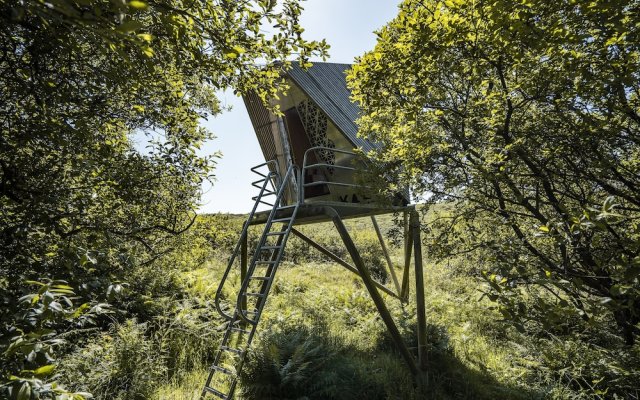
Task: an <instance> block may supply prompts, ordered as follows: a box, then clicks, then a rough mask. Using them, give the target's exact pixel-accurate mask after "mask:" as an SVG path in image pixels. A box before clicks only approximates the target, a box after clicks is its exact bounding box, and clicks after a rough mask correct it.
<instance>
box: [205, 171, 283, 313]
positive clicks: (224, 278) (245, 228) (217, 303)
mask: <svg viewBox="0 0 640 400" xmlns="http://www.w3.org/2000/svg"><path fill="white" fill-rule="evenodd" d="M274 175H277V173H276V172H269V174H268V176H267V177H265V181H264V184H263V185H262V188H261V189H260V194H259V195H258V200H256V202H255V204H254V205H253V208H252V209H251V213H249V217H248V218H247V220H246V221H245V222H244V225H243V227H242V233H241V234H240V240H238V243H236V247H235V248H234V250H233V253H231V258H230V259H229V263H228V264H227V268H226V269H225V271H224V273H223V274H222V278H221V280H220V283H219V284H218V289H217V290H216V295H215V299H214V304H215V307H216V310H218V313H220V315H222V317H223V318H224V319H226V320H227V321H230V320H232V319H233V316H232V315H229V314H227V313H226V312H224V310H222V307H221V306H220V298H221V295H222V290H223V289H224V285H225V283H226V281H227V278H228V276H229V273H230V272H231V268H232V267H233V263H234V262H235V259H236V258H237V257H238V253H239V251H240V247H241V243H242V241H243V240H244V238H245V237H246V236H247V235H248V232H249V226H250V225H249V224H250V222H251V220H252V219H253V216H254V215H255V212H256V210H257V208H258V205H259V204H260V199H261V198H262V195H263V194H264V192H265V190H266V188H267V185H268V184H269V182H271V179H272V178H273V176H274ZM247 276H248V275H247Z"/></svg>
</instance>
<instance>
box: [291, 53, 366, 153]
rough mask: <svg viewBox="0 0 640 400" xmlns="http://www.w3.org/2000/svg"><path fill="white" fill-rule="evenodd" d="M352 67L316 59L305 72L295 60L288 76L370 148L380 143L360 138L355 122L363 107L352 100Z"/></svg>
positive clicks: (350, 135) (358, 144)
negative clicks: (349, 73)
mask: <svg viewBox="0 0 640 400" xmlns="http://www.w3.org/2000/svg"><path fill="white" fill-rule="evenodd" d="M349 68H351V65H350V64H337V63H326V62H314V63H313V66H312V67H310V68H308V69H307V70H306V71H305V70H304V69H302V68H301V67H300V66H299V65H298V64H297V63H293V66H292V68H291V70H290V71H288V75H289V76H290V77H291V79H292V80H293V81H294V82H295V83H296V84H297V85H298V86H299V87H300V89H302V91H303V92H305V94H306V95H307V96H309V98H310V99H311V101H313V102H314V103H315V104H316V105H317V106H318V107H320V108H321V109H322V110H323V111H324V113H325V114H326V115H327V117H328V118H329V119H330V120H331V121H332V122H333V123H334V124H335V125H336V127H338V129H340V131H342V133H344V134H345V136H346V137H347V138H348V139H349V140H350V141H351V142H352V143H353V144H354V146H356V147H360V148H362V149H363V150H364V151H370V150H373V149H375V148H376V146H375V145H374V144H373V143H372V142H370V141H368V140H366V139H363V138H360V137H358V126H357V125H356V122H355V121H356V119H358V117H359V116H360V107H358V105H357V104H356V103H353V102H352V101H351V99H350V96H351V91H350V90H349V89H348V88H347V80H346V71H347V70H348V69H349Z"/></svg>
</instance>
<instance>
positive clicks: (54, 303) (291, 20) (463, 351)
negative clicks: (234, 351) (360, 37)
mask: <svg viewBox="0 0 640 400" xmlns="http://www.w3.org/2000/svg"><path fill="white" fill-rule="evenodd" d="M277 3H278V2H276V1H262V0H250V1H226V0H225V1H215V2H212V1H195V2H193V1H165V0H159V1H128V2H126V1H106V0H105V1H102V0H83V1H80V0H56V1H50V2H40V1H17V0H15V1H4V2H2V3H0V22H1V23H0V47H1V49H2V52H0V97H1V99H2V102H0V121H1V122H0V128H1V129H2V135H1V136H0V352H1V354H2V357H1V358H0V397H2V398H8V399H12V400H14V399H15V400H31V399H54V398H55V399H60V400H66V399H69V400H71V399H76V400H81V399H86V398H90V397H95V398H98V399H150V398H156V399H173V400H180V399H194V398H197V397H198V396H199V394H200V390H201V387H202V384H203V383H204V380H205V376H206V369H207V366H208V365H209V364H210V363H211V361H212V358H213V356H214V354H215V351H216V346H217V345H218V343H219V342H220V336H221V334H222V332H223V330H224V325H223V323H222V320H221V319H220V318H219V317H218V316H217V314H216V313H215V312H214V307H213V305H212V301H213V295H214V293H215V289H216V286H217V283H218V282H219V279H220V276H221V272H222V270H223V267H224V266H225V260H226V258H227V257H228V255H229V252H230V249H231V248H232V247H233V246H234V244H235V241H236V239H237V236H236V235H237V233H238V232H239V231H240V227H241V224H242V222H243V221H242V217H241V216H228V215H227V216H225V215H213V216H197V215H196V214H195V211H194V210H195V208H196V206H197V202H198V197H199V191H200V185H201V183H202V181H203V180H205V179H210V178H211V176H212V172H213V167H214V165H215V162H216V157H217V155H210V156H200V155H199V153H198V149H199V147H200V146H201V144H202V143H203V141H205V140H207V139H209V138H211V133H210V132H208V131H206V130H204V129H203V128H202V127H201V126H200V124H199V121H200V120H201V119H202V118H207V117H208V116H212V115H216V114H217V113H219V112H220V109H219V104H218V101H217V99H216V98H215V95H214V93H215V91H216V90H219V89H227V88H229V89H233V90H236V91H237V92H239V93H243V92H247V91H255V92H257V93H258V95H259V96H260V97H261V98H263V99H266V98H268V97H270V96H273V95H275V94H276V93H278V90H280V89H282V81H281V79H280V77H279V72H280V70H281V69H282V68H287V67H289V66H290V61H283V60H287V58H288V57H290V56H293V55H294V54H295V56H296V57H297V58H298V61H299V62H300V63H301V64H302V65H304V66H308V65H309V63H308V58H309V57H310V56H312V55H319V56H321V57H323V56H324V55H325V53H326V49H327V46H326V44H325V43H323V42H320V43H319V42H307V41H305V40H304V39H303V38H302V37H301V34H302V31H303V30H302V27H300V25H299V24H298V18H299V14H300V10H301V9H300V5H299V3H298V1H296V0H288V1H284V2H282V3H281V4H280V5H279V6H278V7H277V5H278V4H277ZM639 12H640V5H639V4H638V2H637V1H607V2H604V1H585V2H578V1H570V0H566V1H555V2H550V1H543V0H528V1H515V2H514V1H506V0H504V1H503V0H497V1H493V2H483V1H459V0H451V1H449V0H447V1H444V2H441V1H436V0H427V1H418V0H405V1H404V2H403V3H402V5H401V7H400V11H399V15H398V17H397V18H396V19H395V20H394V21H392V22H391V23H390V24H389V25H388V26H387V27H385V28H383V29H382V30H381V31H380V33H379V43H378V45H377V47H376V49H374V50H373V51H372V52H370V53H368V54H366V55H365V56H364V57H363V58H362V59H361V61H360V63H359V65H357V66H356V67H355V68H354V70H353V72H352V74H351V78H350V79H351V85H352V87H353V89H354V95H355V98H356V99H357V100H359V101H360V103H361V105H362V107H363V110H364V115H363V117H362V119H361V121H360V124H361V131H362V132H364V133H367V134H368V136H369V138H370V139H373V140H375V141H377V142H378V143H380V144H381V147H380V148H379V151H378V152H377V153H375V154H371V157H373V159H374V160H377V161H380V162H379V163H372V165H371V169H372V170H373V169H376V171H375V172H376V174H377V175H378V176H384V177H386V178H388V179H391V180H392V182H391V183H390V185H389V182H384V186H385V188H388V189H390V190H391V191H392V192H393V191H397V190H398V188H399V187H404V185H405V184H410V185H412V186H413V188H414V189H415V191H416V193H424V194H425V195H426V199H425V201H426V203H427V204H426V206H425V207H423V208H422V210H423V215H422V221H421V222H422V228H423V231H424V234H425V237H424V239H425V240H424V245H425V249H426V251H425V255H426V258H425V260H424V261H425V263H426V282H425V289H426V290H425V292H426V294H427V315H428V330H429V332H428V340H429V344H428V364H429V365H428V369H427V370H426V371H425V372H424V373H423V374H422V375H421V376H419V377H418V379H417V381H416V382H414V381H413V379H412V377H411V375H410V373H409V372H408V370H407V368H406V366H405V365H404V364H403V362H402V359H401V358H400V357H399V355H398V354H397V353H396V350H395V349H394V347H393V345H392V341H391V339H390V337H389V335H388V333H387V331H386V329H385V326H384V324H383V323H382V321H381V320H380V318H379V316H378V313H377V311H376V309H375V307H374V305H373V303H372V301H371V300H370V298H369V296H368V294H367V292H366V290H365V288H364V287H363V285H362V283H361V282H360V281H359V280H358V279H357V278H356V277H355V276H354V275H350V274H349V272H346V271H344V270H343V269H341V267H340V266H338V265H335V264H332V263H330V262H326V261H325V260H324V259H323V257H321V256H320V255H319V254H316V253H314V252H313V251H310V249H309V248H308V246H306V245H305V244H304V243H303V242H301V241H298V240H296V239H295V238H294V239H292V240H291V241H290V243H289V244H288V247H287V252H286V254H287V261H286V262H285V264H284V265H283V266H281V270H280V271H279V274H278V277H277V281H276V284H275V285H274V287H273V290H272V295H271V297H270V299H269V304H268V306H267V312H266V313H265V314H264V315H263V318H262V321H261V330H260V334H259V337H258V338H257V340H256V342H255V344H256V345H255V347H254V349H253V350H252V352H251V354H250V356H249V359H248V362H247V365H246V369H245V370H244V373H243V374H242V376H241V380H240V386H239V391H238V393H239V394H240V395H241V396H242V397H245V398H248V399H266V398H273V399H286V398H292V399H293V398H296V399H300V398H308V399H423V398H435V399H460V398H464V399H542V398H551V399H593V398H596V399H638V398H640V385H639V384H638V382H640V347H639V346H640V345H639V344H638V343H637V341H636V339H637V335H638V333H639V332H640V327H639V323H640V311H639V304H640V302H639V299H640V282H639V275H640V264H639V263H640V256H639V254H640V240H639V238H640V234H639V232H640V231H639V228H638V227H639V225H638V220H639V218H640V214H639V213H640V209H639V207H640V205H639V204H640V203H639V201H640V200H639V199H638V193H640V190H639V189H640V181H639V179H640V162H639V157H640V156H639V154H640V153H639V149H640V146H639V144H640V139H639V138H640V134H639V130H638V128H639V126H640V117H639V115H638V109H639V107H640V105H639V98H640V97H639V96H640V95H639V93H640V88H639V86H638V82H640V76H639V75H638V71H640V50H639V43H640V41H639V37H638V34H639V28H640V24H639V23H638V21H637V19H638V18H637V15H638V13H639ZM264 24H272V25H275V26H274V28H273V34H272V35H271V36H266V35H265V34H264V33H263V30H262V28H263V26H264ZM136 142H138V143H137V144H136ZM145 146H146V147H145ZM143 147H144V149H143ZM391 221H392V219H391V217H388V216H387V217H384V218H383V220H382V221H381V225H382V226H383V228H384V231H385V232H390V236H391V237H390V243H389V248H390V249H391V253H392V254H391V257H392V260H393V261H394V262H395V263H396V264H397V265H398V266H399V265H401V264H402V263H403V262H402V260H401V254H402V249H401V244H400V243H398V239H399V238H398V235H397V232H398V230H397V228H395V227H394V226H393V224H392V222H391ZM367 222H368V221H351V222H350V223H349V224H348V226H349V229H350V230H351V231H352V232H353V236H354V239H355V242H356V244H357V246H358V247H359V248H360V251H361V253H362V256H363V258H364V260H365V263H366V265H367V266H368V267H369V269H370V271H371V273H372V275H373V276H374V277H376V278H377V279H378V280H380V281H382V282H387V284H389V285H390V284H391V283H390V282H388V281H389V276H388V273H387V271H386V264H385V260H384V259H383V254H382V252H381V250H380V248H379V247H378V243H377V237H376V235H375V232H374V231H373V229H372V228H371V227H370V226H369V225H368V224H367ZM303 231H304V232H305V233H306V234H307V235H308V236H311V237H312V238H314V239H315V240H316V241H318V242H320V243H321V244H322V245H323V246H325V247H327V248H328V249H329V250H331V251H332V252H333V253H335V254H337V255H338V256H340V257H343V258H348V257H347V253H346V251H345V249H344V247H343V245H342V244H341V242H340V240H339V239H338V237H337V235H335V233H334V232H333V229H332V227H331V226H330V225H327V224H322V225H311V226H306V227H304V229H303ZM253 234H254V235H253V237H254V241H250V243H255V232H253ZM238 280H239V274H238V273H237V271H236V272H234V274H232V276H231V281H232V284H233V285H236V287H237V285H238V284H239V282H238ZM413 289H415V288H413ZM413 289H412V291H413ZM225 295H227V296H229V295H230V293H225ZM386 300H387V303H388V304H389V306H390V311H391V313H392V314H393V316H394V317H395V320H396V321H397V322H398V324H399V329H400V332H401V334H402V335H403V336H404V337H405V339H406V340H407V342H408V343H409V344H410V347H411V349H413V350H415V348H416V343H415V336H416V335H415V329H416V328H415V324H416V323H415V314H416V312H415V304H414V303H413V302H412V301H410V302H409V303H407V304H402V303H400V302H399V301H397V300H396V299H393V298H390V297H386Z"/></svg>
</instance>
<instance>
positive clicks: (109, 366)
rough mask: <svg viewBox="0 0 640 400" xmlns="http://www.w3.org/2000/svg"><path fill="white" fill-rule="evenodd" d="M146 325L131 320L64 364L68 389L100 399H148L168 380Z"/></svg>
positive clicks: (117, 325) (94, 341)
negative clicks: (79, 390) (157, 387)
mask: <svg viewBox="0 0 640 400" xmlns="http://www.w3.org/2000/svg"><path fill="white" fill-rule="evenodd" d="M147 330H148V327H147V325H146V324H138V323H136V321H135V320H127V321H126V322H125V323H123V324H116V325H114V326H113V328H112V330H111V333H110V334H103V335H100V336H98V337H97V338H95V339H93V340H92V341H91V342H90V343H89V344H88V345H87V346H85V347H83V348H81V349H79V350H77V351H76V352H75V353H73V354H71V355H70V356H69V357H68V358H67V359H65V360H64V361H63V363H62V367H63V374H62V375H63V377H64V379H65V380H66V381H67V382H66V383H67V385H68V386H70V387H75V388H76V389H82V390H84V391H87V392H91V393H92V394H93V395H94V396H95V397H96V398H98V399H114V400H118V399H123V400H124V399H127V400H129V399H146V398H149V397H150V396H151V395H152V393H153V391H154V389H155V387H156V385H157V384H158V382H160V381H161V380H162V379H163V378H166V376H167V367H166V365H165V363H164V362H163V360H162V355H161V354H160V353H159V352H158V348H157V347H156V346H155V345H154V342H153V340H152V339H150V338H149V337H148V336H147Z"/></svg>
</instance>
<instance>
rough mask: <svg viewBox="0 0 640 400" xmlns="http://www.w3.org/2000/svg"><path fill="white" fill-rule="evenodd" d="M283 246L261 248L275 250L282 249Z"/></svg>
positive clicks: (262, 248) (261, 248)
mask: <svg viewBox="0 0 640 400" xmlns="http://www.w3.org/2000/svg"><path fill="white" fill-rule="evenodd" d="M281 248H282V246H262V247H260V250H275V249H281Z"/></svg>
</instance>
